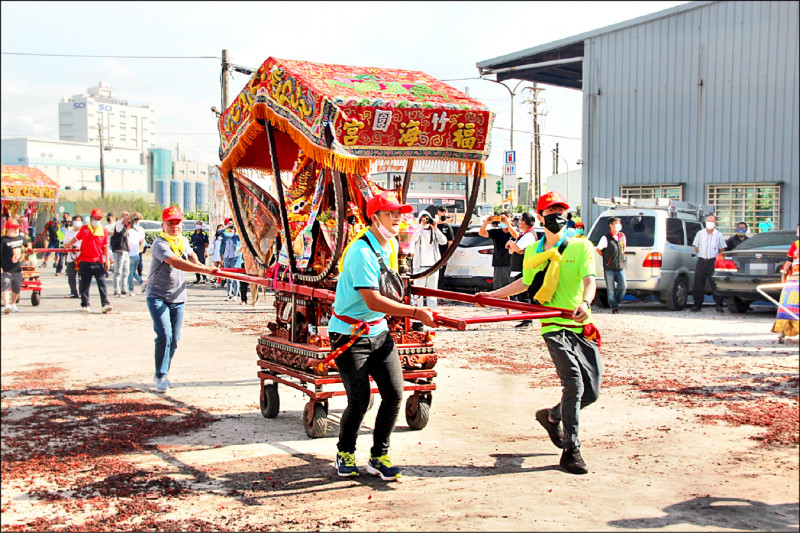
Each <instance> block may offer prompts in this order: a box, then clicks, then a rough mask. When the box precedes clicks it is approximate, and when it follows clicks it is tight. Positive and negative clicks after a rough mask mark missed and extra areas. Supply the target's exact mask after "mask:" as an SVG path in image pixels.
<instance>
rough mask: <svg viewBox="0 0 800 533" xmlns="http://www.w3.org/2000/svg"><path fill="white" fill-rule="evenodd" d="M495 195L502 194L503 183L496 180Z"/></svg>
mask: <svg viewBox="0 0 800 533" xmlns="http://www.w3.org/2000/svg"><path fill="white" fill-rule="evenodd" d="M496 183H497V194H503V182H502V181H500V180H497V182H496Z"/></svg>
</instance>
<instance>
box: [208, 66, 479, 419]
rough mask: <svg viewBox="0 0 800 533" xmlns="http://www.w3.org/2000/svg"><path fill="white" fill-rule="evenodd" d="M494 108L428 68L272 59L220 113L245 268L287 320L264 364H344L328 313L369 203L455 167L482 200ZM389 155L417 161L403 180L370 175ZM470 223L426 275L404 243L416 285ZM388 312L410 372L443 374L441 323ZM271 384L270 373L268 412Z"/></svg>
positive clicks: (305, 368)
mask: <svg viewBox="0 0 800 533" xmlns="http://www.w3.org/2000/svg"><path fill="white" fill-rule="evenodd" d="M493 119H494V114H493V113H492V112H491V111H490V110H489V109H488V108H487V107H486V106H484V105H483V104H481V103H480V102H478V101H476V100H473V99H471V98H469V97H468V96H466V95H464V94H462V93H461V92H459V91H457V90H456V89H454V88H452V87H450V86H449V85H446V84H445V83H443V82H441V81H439V80H437V79H435V78H433V77H431V76H429V75H427V74H425V73H423V72H417V71H409V70H398V69H382V68H364V67H351V66H344V65H329V64H318V63H308V62H303V61H292V60H282V59H276V58H269V59H267V60H266V61H265V62H264V64H263V65H262V66H261V67H260V68H259V69H258V71H256V72H255V73H254V74H253V75H252V77H251V78H250V80H249V81H248V83H247V84H246V85H245V87H244V89H243V90H242V92H241V93H240V94H239V95H238V96H237V97H236V99H235V100H234V101H233V103H232V104H231V105H230V106H229V107H228V109H226V110H225V112H224V113H223V114H222V115H221V116H220V118H219V131H220V139H221V142H220V153H219V155H220V159H221V161H222V164H221V171H222V176H223V183H224V185H225V188H226V193H227V195H228V200H229V202H230V206H231V211H232V212H233V213H234V221H235V223H236V225H237V227H238V229H239V233H240V235H241V236H242V240H243V247H242V248H243V251H244V257H245V269H246V272H247V274H248V275H250V276H257V277H260V278H264V279H269V280H271V285H272V286H273V287H274V289H275V303H274V305H275V311H276V314H275V319H274V321H270V322H268V324H266V326H267V329H268V332H265V333H264V334H263V335H261V338H260V339H259V344H258V348H257V351H258V354H259V357H260V361H259V365H260V366H261V368H262V369H266V368H268V367H269V368H273V366H274V365H273V366H270V365H271V364H272V363H277V364H279V365H285V366H286V367H289V368H292V369H297V370H298V371H302V372H309V373H312V374H314V375H317V376H325V375H328V374H329V372H331V371H335V368H336V366H335V360H331V361H324V360H325V359H326V357H327V356H328V354H329V352H330V344H329V340H328V336H327V323H328V320H329V318H330V316H331V305H332V301H333V294H334V292H335V289H336V280H337V276H338V269H339V266H340V260H341V258H342V254H343V251H344V249H345V247H346V246H347V244H349V243H350V242H352V241H353V240H354V239H356V238H358V237H359V236H360V235H361V234H362V233H363V231H365V229H366V224H365V223H366V214H365V213H366V203H367V200H369V199H370V198H371V197H372V196H373V195H376V194H382V193H385V192H386V193H393V194H396V195H397V196H398V197H399V198H400V199H401V200H402V199H403V198H405V197H406V193H407V191H408V188H409V185H410V182H411V172H412V168H413V169H415V170H417V171H429V172H431V171H438V172H452V173H460V174H463V175H464V180H465V182H466V183H467V185H469V190H470V191H471V193H470V197H469V206H468V211H471V209H472V206H474V204H475V201H476V200H477V195H478V191H479V186H480V181H481V178H482V177H483V176H484V161H485V160H486V158H487V157H488V155H489V150H490V130H491V126H492V121H493ZM379 166H380V168H381V169H383V170H385V169H387V168H390V169H393V170H398V171H399V172H400V173H401V174H402V173H403V172H405V176H404V179H402V180H396V181H395V183H393V184H392V185H393V186H392V187H391V188H389V189H386V188H384V187H383V186H382V185H386V184H385V183H383V184H382V185H379V184H378V183H375V182H374V181H373V180H372V178H371V172H374V171H375V170H376V168H378V167H379ZM409 222H411V221H409ZM467 224H468V217H467V220H465V221H464V223H463V224H462V225H461V227H460V228H459V229H458V231H457V232H456V238H455V239H454V243H453V244H452V246H451V247H450V248H449V249H448V250H447V252H446V253H445V254H443V256H442V259H441V260H440V261H439V262H438V263H437V264H436V265H434V266H432V267H431V268H430V269H428V270H426V271H424V272H418V273H414V274H409V273H408V268H407V265H406V262H405V255H406V252H407V251H408V250H407V247H402V248H401V250H400V260H399V265H398V266H399V269H400V272H401V274H403V277H404V280H405V283H406V284H407V285H408V283H409V280H410V279H415V278H421V277H427V276H428V275H430V274H432V273H433V272H435V271H437V270H438V269H439V268H440V267H441V266H442V265H444V264H445V263H446V261H447V259H449V257H450V255H451V254H452V252H453V250H455V248H456V246H457V244H458V241H460V239H461V236H463V234H464V232H465V231H466V228H467ZM411 226H413V224H410V223H409V224H404V228H411ZM408 231H410V229H408ZM402 237H403V236H402V235H401V239H400V241H401V242H402V241H403V238H402ZM387 318H388V320H389V326H390V331H391V334H392V336H393V337H394V340H395V342H396V343H397V345H398V348H399V352H400V357H401V359H402V363H403V368H404V371H407V372H413V371H421V370H426V371H430V369H432V368H433V366H434V365H435V363H436V359H437V357H436V353H435V349H434V346H433V334H432V333H430V332H428V331H423V328H422V327H421V324H419V323H414V324H412V322H411V321H410V320H409V319H407V318H400V317H387ZM323 361H324V362H323ZM259 375H260V376H261V375H262V374H261V373H260V374H259ZM434 375H435V374H434ZM268 377H270V379H272V378H273V377H274V376H268ZM406 380H408V376H406ZM275 381H276V383H277V382H281V383H282V382H283V381H281V380H279V379H277V380H275ZM263 388H264V384H263V377H262V410H263V406H264V391H263ZM407 390H409V389H407ZM413 390H417V389H413ZM427 390H432V389H427ZM268 392H269V391H268ZM311 396H312V399H313V398H314V397H315V396H314V395H311ZM415 396H416V395H415ZM275 414H277V412H275ZM265 416H266V415H265Z"/></svg>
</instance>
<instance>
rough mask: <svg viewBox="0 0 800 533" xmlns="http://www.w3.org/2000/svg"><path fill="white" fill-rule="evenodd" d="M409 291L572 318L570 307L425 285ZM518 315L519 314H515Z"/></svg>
mask: <svg viewBox="0 0 800 533" xmlns="http://www.w3.org/2000/svg"><path fill="white" fill-rule="evenodd" d="M409 292H410V293H412V294H416V295H418V296H432V297H434V298H445V299H447V300H455V301H457V302H465V303H470V304H479V305H483V306H487V307H500V308H502V309H514V310H515V311H524V312H526V313H539V312H547V313H551V312H553V311H558V313H557V314H555V315H547V316H543V317H542V318H547V317H550V316H561V318H572V313H573V310H572V309H562V308H560V307H549V306H546V305H536V304H526V303H524V302H516V301H514V300H502V299H500V298H489V297H486V296H474V295H472V294H463V293H460V292H451V291H441V290H439V289H429V288H427V287H417V286H415V285H412V286H411V287H409ZM515 316H519V315H515Z"/></svg>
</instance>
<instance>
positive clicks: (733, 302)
mask: <svg viewBox="0 0 800 533" xmlns="http://www.w3.org/2000/svg"><path fill="white" fill-rule="evenodd" d="M795 240H797V237H796V236H795V232H794V230H792V231H787V230H781V231H770V232H767V233H757V234H756V235H753V236H752V237H750V238H749V239H747V240H746V241H744V242H743V243H742V244H740V245H739V246H737V247H736V248H735V249H734V250H731V251H723V252H722V253H721V254H719V255H718V256H717V261H716V263H715V264H714V268H715V271H714V281H715V282H716V284H717V292H718V293H719V295H720V296H722V297H723V298H725V303H726V305H727V306H728V310H730V312H731V313H744V312H746V311H747V310H748V309H749V308H750V304H751V303H752V302H754V301H757V300H763V299H764V297H763V296H762V295H761V294H760V293H759V292H758V291H757V290H756V286H757V285H764V284H768V283H780V282H781V268H782V267H783V263H784V262H785V261H786V255H787V254H788V253H789V247H790V246H791V245H792V243H793V242H794V241H795ZM764 292H766V293H767V294H769V295H770V296H772V297H773V298H775V299H776V300H777V299H779V297H780V294H781V290H780V289H764Z"/></svg>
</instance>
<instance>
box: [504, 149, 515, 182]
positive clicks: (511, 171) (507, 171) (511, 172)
mask: <svg viewBox="0 0 800 533" xmlns="http://www.w3.org/2000/svg"><path fill="white" fill-rule="evenodd" d="M506 153H512V154H513V153H514V152H506ZM516 175H517V165H516V164H514V163H506V164H505V167H503V176H516Z"/></svg>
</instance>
